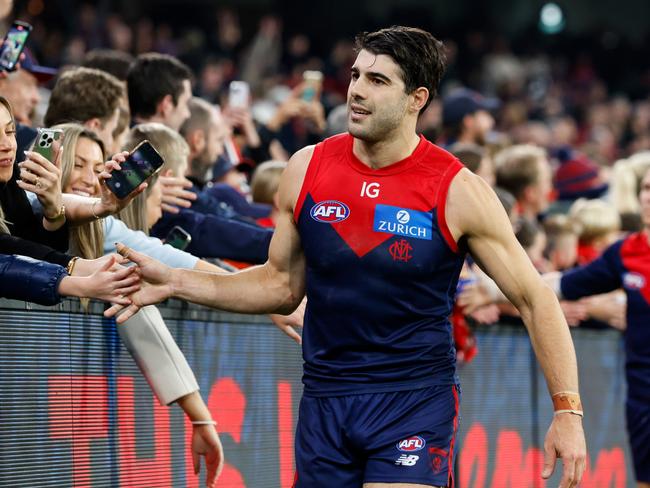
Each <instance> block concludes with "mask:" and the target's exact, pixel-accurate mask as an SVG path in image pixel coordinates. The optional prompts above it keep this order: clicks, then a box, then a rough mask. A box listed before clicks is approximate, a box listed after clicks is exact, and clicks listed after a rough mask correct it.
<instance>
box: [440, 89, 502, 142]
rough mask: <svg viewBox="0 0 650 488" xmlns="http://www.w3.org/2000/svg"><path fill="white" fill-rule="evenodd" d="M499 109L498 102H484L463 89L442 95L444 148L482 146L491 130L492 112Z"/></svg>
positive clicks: (475, 93) (492, 100) (484, 100)
mask: <svg viewBox="0 0 650 488" xmlns="http://www.w3.org/2000/svg"><path fill="white" fill-rule="evenodd" d="M498 108H499V102H498V100H496V99H491V98H485V97H483V96H482V95H481V94H479V93H477V92H474V91H472V90H468V89H466V88H459V89H456V90H453V91H452V92H451V93H449V94H447V95H445V97H444V98H443V100H442V122H443V126H444V128H445V129H444V130H445V144H446V145H447V146H450V145H452V144H454V143H456V142H463V143H468V144H478V145H479V146H484V145H485V144H486V143H487V138H488V134H489V133H490V131H491V130H492V128H493V127H494V117H493V116H492V111H494V110H496V109H498Z"/></svg>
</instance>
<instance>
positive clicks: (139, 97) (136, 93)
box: [127, 53, 192, 131]
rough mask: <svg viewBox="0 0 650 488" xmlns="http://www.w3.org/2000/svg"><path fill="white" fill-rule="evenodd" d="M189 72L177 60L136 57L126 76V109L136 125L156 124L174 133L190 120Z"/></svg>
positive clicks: (153, 54) (144, 56) (151, 56)
mask: <svg viewBox="0 0 650 488" xmlns="http://www.w3.org/2000/svg"><path fill="white" fill-rule="evenodd" d="M191 80H192V72H191V71H190V69H189V68H188V67H187V66H185V65H184V64H183V63H181V62H180V61H179V60H178V59H176V58H174V57H172V56H169V55H166V54H158V53H146V54H141V55H139V56H138V57H137V58H136V59H135V62H134V63H133V64H132V65H131V67H130V69H129V72H128V75H127V86H128V94H129V106H130V107H131V116H132V117H133V120H134V121H135V122H136V123H143V122H160V123H161V124H164V125H166V126H168V127H170V128H172V129H173V130H176V131H177V130H178V129H180V127H181V126H182V125H183V122H185V120H187V118H188V117H189V116H190V111H189V108H188V106H187V104H188V103H189V101H190V98H192V85H191Z"/></svg>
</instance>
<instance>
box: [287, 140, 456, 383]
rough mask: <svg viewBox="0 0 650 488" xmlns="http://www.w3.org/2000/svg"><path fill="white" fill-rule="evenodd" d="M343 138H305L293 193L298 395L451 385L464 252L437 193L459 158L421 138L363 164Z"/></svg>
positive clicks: (443, 190) (445, 185)
mask: <svg viewBox="0 0 650 488" xmlns="http://www.w3.org/2000/svg"><path fill="white" fill-rule="evenodd" d="M353 140H354V139H353V138H352V136H350V135H349V134H342V135H338V136H334V137H331V138H329V139H326V140H325V141H323V142H321V143H320V144H318V145H316V147H315V149H314V152H313V156H312V158H311V161H310V162H309V167H308V169H307V173H306V175H305V180H304V182H303V186H302V189H301V192H300V196H299V198H298V201H297V202H296V208H295V214H294V218H295V221H296V223H297V226H298V230H299V233H300V238H301V241H302V248H303V250H304V253H305V258H306V290H307V297H308V302H307V311H306V314H305V326H304V331H303V358H304V361H305V365H304V376H303V383H304V385H305V394H306V395H312V396H331V395H347V394H354V393H369V392H386V391H399V390H410V389H416V388H423V387H427V386H433V385H441V384H452V383H454V382H455V381H456V375H455V351H454V346H453V339H452V333H451V326H450V323H449V316H450V314H451V309H452V305H453V299H454V293H455V290H456V283H457V281H458V275H459V273H460V269H461V266H462V263H463V257H464V256H463V253H459V252H458V249H457V246H456V243H455V242H454V240H453V238H452V236H451V234H450V232H449V229H448V227H447V225H446V222H445V201H446V197H447V191H448V189H449V184H450V182H451V180H452V178H453V177H454V176H455V175H456V174H457V173H458V171H459V170H460V169H461V168H462V167H463V166H462V164H461V163H460V162H459V161H458V160H457V159H456V158H454V157H453V156H452V155H451V154H449V153H447V152H446V151H444V150H442V149H441V148H439V147H437V146H435V145H433V144H431V143H430V142H429V141H427V140H426V139H424V138H423V137H421V139H420V143H419V144H418V146H417V148H416V149H415V151H414V152H413V154H412V155H411V156H409V157H408V158H406V159H404V160H402V161H399V162H396V163H394V164H391V165H390V166H388V167H385V168H381V169H376V170H373V169H371V168H369V167H368V166H366V165H364V164H363V163H362V162H361V161H359V160H358V159H357V158H356V157H355V156H354V154H353V152H352V143H353Z"/></svg>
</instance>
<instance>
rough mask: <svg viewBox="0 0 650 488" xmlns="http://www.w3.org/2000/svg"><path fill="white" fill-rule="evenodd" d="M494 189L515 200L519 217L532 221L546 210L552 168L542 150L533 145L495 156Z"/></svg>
mask: <svg viewBox="0 0 650 488" xmlns="http://www.w3.org/2000/svg"><path fill="white" fill-rule="evenodd" d="M494 164H495V167H496V184H497V186H499V187H501V188H503V189H504V190H507V191H509V192H510V193H512V194H513V195H514V197H515V198H516V200H517V211H518V213H519V215H520V216H522V217H524V218H526V219H528V220H530V221H535V220H537V217H538V216H539V215H540V214H541V213H542V212H543V211H544V210H546V209H547V208H548V205H549V196H550V193H551V189H552V186H551V167H550V164H549V161H548V158H547V156H546V153H545V151H544V150H543V149H541V148H538V147H535V146H532V145H527V144H526V145H517V146H512V147H509V148H506V149H503V150H502V151H500V152H498V153H497V154H496V155H495V157H494Z"/></svg>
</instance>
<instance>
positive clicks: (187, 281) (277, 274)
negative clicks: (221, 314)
mask: <svg viewBox="0 0 650 488" xmlns="http://www.w3.org/2000/svg"><path fill="white" fill-rule="evenodd" d="M312 151H313V148H311V147H308V148H305V149H302V150H300V151H298V152H297V153H296V154H295V155H294V156H293V157H292V158H291V160H290V161H289V164H288V165H287V169H286V170H285V172H284V174H283V175H282V180H281V182H280V189H279V194H280V195H281V196H280V215H279V217H278V221H277V226H276V230H275V234H274V235H273V239H272V240H271V246H270V249H269V259H268V261H267V262H266V263H265V264H264V265H262V266H256V267H253V268H248V269H246V270H243V271H240V272H237V273H233V274H214V273H202V272H198V271H194V270H182V269H170V268H168V267H166V266H164V265H162V264H161V263H159V262H158V261H155V260H153V259H151V258H148V257H146V256H144V255H142V254H140V253H137V252H135V251H132V250H130V249H128V248H125V247H123V246H120V247H119V248H118V251H119V252H120V253H121V254H122V255H123V256H125V257H127V258H128V259H130V260H132V261H133V262H135V263H136V264H137V265H138V266H139V267H140V273H141V275H142V277H143V278H144V281H143V288H142V290H141V291H140V292H138V293H135V294H133V295H131V297H130V298H131V300H132V302H133V305H132V306H130V307H129V310H127V311H125V312H124V313H123V314H122V315H120V317H119V318H118V321H123V320H126V319H128V318H129V317H130V316H131V315H133V313H135V312H137V310H138V308H139V307H141V306H143V305H147V304H152V303H157V302H159V301H162V300H165V299H167V298H170V297H176V298H180V299H183V300H187V301H190V302H194V303H198V304H201V305H206V306H209V307H214V308H218V309H220V310H226V311H230V312H240V313H280V314H288V313H291V312H292V311H293V310H295V309H296V307H298V305H299V304H300V302H301V300H302V298H303V296H304V293H305V259H304V255H303V252H302V248H301V244H300V236H299V234H298V229H297V227H296V223H295V222H294V217H293V209H294V205H295V202H296V201H297V199H298V194H299V193H300V188H301V186H302V181H303V179H304V175H305V172H306V170H307V166H308V164H309V160H310V159H311V155H312ZM120 309H121V307H119V306H114V307H111V308H110V309H109V310H107V316H112V315H115V314H116V313H117V312H118V311H119V310H120Z"/></svg>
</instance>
